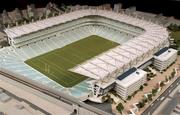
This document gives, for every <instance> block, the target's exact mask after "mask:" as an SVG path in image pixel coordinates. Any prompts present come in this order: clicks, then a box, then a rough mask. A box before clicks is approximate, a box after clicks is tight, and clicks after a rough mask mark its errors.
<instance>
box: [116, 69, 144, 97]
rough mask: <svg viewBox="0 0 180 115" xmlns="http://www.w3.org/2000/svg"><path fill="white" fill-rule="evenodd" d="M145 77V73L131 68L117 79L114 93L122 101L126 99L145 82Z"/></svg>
mask: <svg viewBox="0 0 180 115" xmlns="http://www.w3.org/2000/svg"><path fill="white" fill-rule="evenodd" d="M146 76H147V73H146V72H145V71H143V70H141V69H136V68H134V67H133V68H131V69H129V70H128V71H127V72H125V73H123V74H122V75H120V76H119V77H118V78H117V80H116V86H115V91H116V92H117V94H118V95H119V96H121V97H122V99H127V97H128V96H129V95H132V94H133V93H134V92H135V91H136V90H138V89H139V88H140V86H141V85H143V84H144V83H145V82H146Z"/></svg>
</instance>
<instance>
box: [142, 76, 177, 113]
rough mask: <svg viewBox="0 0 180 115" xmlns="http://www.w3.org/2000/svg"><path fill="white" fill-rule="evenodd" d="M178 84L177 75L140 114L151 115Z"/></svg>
mask: <svg viewBox="0 0 180 115" xmlns="http://www.w3.org/2000/svg"><path fill="white" fill-rule="evenodd" d="M179 84H180V77H178V78H177V79H176V80H175V81H174V82H173V83H172V84H171V85H170V86H169V87H168V88H167V89H166V90H165V91H164V92H163V93H162V94H161V95H160V96H159V97H158V98H157V99H156V100H155V101H154V102H153V103H152V104H151V105H150V106H149V107H148V108H147V109H146V110H145V111H144V112H143V113H142V114H141V115H152V113H153V112H154V111H155V110H156V109H157V108H158V107H159V106H160V104H161V103H162V102H163V101H164V100H165V99H166V98H167V97H168V96H169V94H170V93H171V92H172V91H173V90H174V89H175V88H176V87H177V86H178V85H179Z"/></svg>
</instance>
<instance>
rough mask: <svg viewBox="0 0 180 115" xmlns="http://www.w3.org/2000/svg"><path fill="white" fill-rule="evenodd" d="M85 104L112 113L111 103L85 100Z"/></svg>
mask: <svg viewBox="0 0 180 115" xmlns="http://www.w3.org/2000/svg"><path fill="white" fill-rule="evenodd" d="M86 104H89V105H91V106H93V107H96V108H98V109H101V110H103V111H106V112H108V113H110V114H113V112H112V108H111V103H108V102H105V103H94V102H90V101H86Z"/></svg>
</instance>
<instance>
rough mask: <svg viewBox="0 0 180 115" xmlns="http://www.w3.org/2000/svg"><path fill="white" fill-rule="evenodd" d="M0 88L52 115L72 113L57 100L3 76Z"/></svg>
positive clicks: (0, 79)
mask: <svg viewBox="0 0 180 115" xmlns="http://www.w3.org/2000/svg"><path fill="white" fill-rule="evenodd" d="M0 87H2V88H4V89H6V90H7V91H9V92H11V93H12V94H14V95H16V96H18V97H19V98H22V99H24V100H28V101H29V102H31V103H32V104H34V105H36V106H38V107H39V108H42V109H43V110H46V111H47V112H49V113H50V114H52V115H59V113H63V115H70V114H71V111H69V110H67V109H66V108H64V107H63V105H62V103H61V102H60V101H58V100H56V99H55V98H52V97H50V96H47V95H45V94H43V93H41V92H39V91H37V90H34V89H32V88H30V87H28V86H25V85H23V84H20V83H18V82H16V81H14V80H11V79H9V78H7V77H4V76H2V75H0ZM47 105H48V106H47Z"/></svg>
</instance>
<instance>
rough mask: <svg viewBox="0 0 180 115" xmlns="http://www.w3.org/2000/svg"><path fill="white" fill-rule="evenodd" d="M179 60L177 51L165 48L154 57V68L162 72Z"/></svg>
mask: <svg viewBox="0 0 180 115" xmlns="http://www.w3.org/2000/svg"><path fill="white" fill-rule="evenodd" d="M176 58H177V50H175V49H172V48H168V47H165V48H163V49H161V50H160V51H159V52H157V53H155V55H154V63H153V65H154V67H155V68H156V69H158V70H160V71H162V70H165V69H166V68H167V67H168V66H169V65H171V64H172V63H173V62H174V61H175V60H176Z"/></svg>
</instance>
